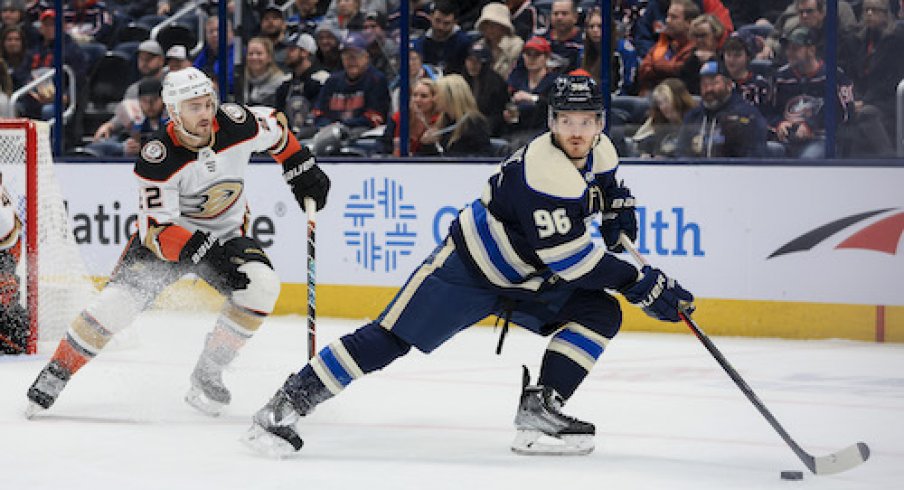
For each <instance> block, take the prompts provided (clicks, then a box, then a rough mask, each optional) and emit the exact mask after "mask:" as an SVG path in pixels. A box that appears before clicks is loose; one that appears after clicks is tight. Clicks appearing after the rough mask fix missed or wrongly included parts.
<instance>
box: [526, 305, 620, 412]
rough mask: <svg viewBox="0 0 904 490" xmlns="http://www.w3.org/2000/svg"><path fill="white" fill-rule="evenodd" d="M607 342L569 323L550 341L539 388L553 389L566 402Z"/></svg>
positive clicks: (587, 330)
mask: <svg viewBox="0 0 904 490" xmlns="http://www.w3.org/2000/svg"><path fill="white" fill-rule="evenodd" d="M607 343H609V339H607V338H606V337H603V336H602V335H600V334H598V333H596V332H594V331H593V330H590V329H589V328H587V327H584V326H582V325H580V324H577V323H574V322H571V323H568V324H566V325H565V326H564V327H563V328H562V329H561V330H559V331H558V332H557V333H556V334H555V335H554V336H553V337H552V339H551V340H550V341H549V346H548V347H547V348H546V353H544V354H543V365H542V367H541V368H540V379H539V380H538V384H540V385H542V386H549V387H551V388H553V389H555V390H556V391H557V392H558V393H559V394H560V395H562V397H563V398H565V399H566V400H567V399H568V398H570V397H571V395H572V394H573V393H574V390H576V389H577V387H578V385H580V384H581V382H582V381H583V380H584V378H585V377H586V376H587V373H588V372H590V370H591V369H592V368H593V365H594V364H595V363H596V360H597V359H598V358H599V356H600V354H602V353H603V350H605V348H606V344H607Z"/></svg>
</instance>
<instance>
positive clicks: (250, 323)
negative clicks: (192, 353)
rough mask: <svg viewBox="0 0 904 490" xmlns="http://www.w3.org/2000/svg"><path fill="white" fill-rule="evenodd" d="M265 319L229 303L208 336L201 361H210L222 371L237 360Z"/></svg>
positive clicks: (260, 315) (258, 314)
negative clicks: (237, 356)
mask: <svg viewBox="0 0 904 490" xmlns="http://www.w3.org/2000/svg"><path fill="white" fill-rule="evenodd" d="M265 317H266V316H265V315H262V314H260V313H256V312H253V311H250V310H246V309H244V308H242V307H240V306H238V305H236V304H235V303H232V302H230V301H227V302H226V304H225V305H224V306H223V311H221V312H220V316H219V318H217V323H216V326H215V327H214V329H213V331H212V332H211V333H210V335H208V336H207V342H205V344H204V352H203V353H201V361H209V362H211V363H212V364H214V366H213V367H217V368H219V370H222V369H223V368H224V367H225V366H227V365H229V363H231V362H232V361H233V359H235V357H236V355H238V351H239V349H241V348H242V346H243V345H245V342H247V341H248V339H250V338H251V336H252V335H254V332H256V331H257V329H258V328H260V326H261V323H263V321H264V318H265ZM201 361H199V362H201Z"/></svg>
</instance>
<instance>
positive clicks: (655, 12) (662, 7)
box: [632, 0, 787, 58]
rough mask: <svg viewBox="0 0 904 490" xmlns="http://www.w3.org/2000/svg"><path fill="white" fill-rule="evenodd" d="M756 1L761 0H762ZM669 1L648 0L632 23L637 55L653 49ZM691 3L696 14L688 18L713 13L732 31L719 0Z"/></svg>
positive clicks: (726, 13)
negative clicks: (639, 16) (637, 18)
mask: <svg viewBox="0 0 904 490" xmlns="http://www.w3.org/2000/svg"><path fill="white" fill-rule="evenodd" d="M747 1H752V0H747ZM756 1H757V2H762V1H763V0H756ZM779 1H787V0H779ZM670 2H671V3H674V2H672V1H671V0H650V1H649V3H647V8H646V10H645V11H644V13H643V15H642V16H641V18H640V19H639V20H638V21H637V23H635V24H634V30H633V31H632V34H633V36H632V39H633V41H634V47H635V48H636V49H637V55H638V56H639V57H641V58H644V57H646V56H647V54H649V52H650V50H651V49H653V46H654V45H655V44H656V43H657V42H659V39H660V33H661V32H662V31H663V30H664V29H665V27H666V24H667V22H666V16H667V14H668V10H669V6H670ZM693 4H694V7H696V9H697V10H696V11H697V14H696V15H694V16H692V17H690V19H688V20H691V19H693V18H694V17H696V16H697V15H700V14H701V13H704V14H713V15H714V16H716V18H717V19H719V22H721V23H722V25H723V26H724V27H725V31H726V32H727V33H731V32H732V31H734V24H733V23H732V22H731V14H730V13H729V11H728V9H727V8H725V5H723V4H722V2H721V1H720V0H693ZM687 10H688V9H685V11H687Z"/></svg>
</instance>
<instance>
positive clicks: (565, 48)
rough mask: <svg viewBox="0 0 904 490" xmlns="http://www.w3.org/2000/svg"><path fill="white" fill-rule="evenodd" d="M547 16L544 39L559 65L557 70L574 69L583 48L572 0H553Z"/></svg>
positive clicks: (576, 11)
mask: <svg viewBox="0 0 904 490" xmlns="http://www.w3.org/2000/svg"><path fill="white" fill-rule="evenodd" d="M549 16H550V26H549V27H550V28H549V31H547V33H546V39H547V40H548V41H549V45H550V46H552V52H553V54H554V55H555V56H554V62H555V63H556V64H558V65H559V66H558V68H559V69H558V70H557V71H561V72H568V71H571V70H574V69H575V68H577V67H578V66H580V64H581V50H583V49H584V41H583V38H582V36H581V29H580V28H579V27H578V25H577V24H578V9H577V6H576V5H575V2H574V0H553V2H552V7H551V10H550V12H549Z"/></svg>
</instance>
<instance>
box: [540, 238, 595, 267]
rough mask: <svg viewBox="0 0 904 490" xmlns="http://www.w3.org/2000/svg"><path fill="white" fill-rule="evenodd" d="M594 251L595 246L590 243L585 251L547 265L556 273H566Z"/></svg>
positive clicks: (582, 250)
mask: <svg viewBox="0 0 904 490" xmlns="http://www.w3.org/2000/svg"><path fill="white" fill-rule="evenodd" d="M592 251H593V244H592V243H588V244H587V246H586V247H584V248H583V249H581V250H580V251H579V252H578V253H576V254H574V255H572V256H570V257H566V258H564V259H562V260H558V261H556V262H548V263H547V265H549V268H550V269H552V270H554V271H556V272H562V271H566V270H568V269H570V268H571V267H574V266H575V265H577V264H579V263H580V262H581V260H583V259H584V257H586V256H587V255H589V254H590V252H592Z"/></svg>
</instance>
